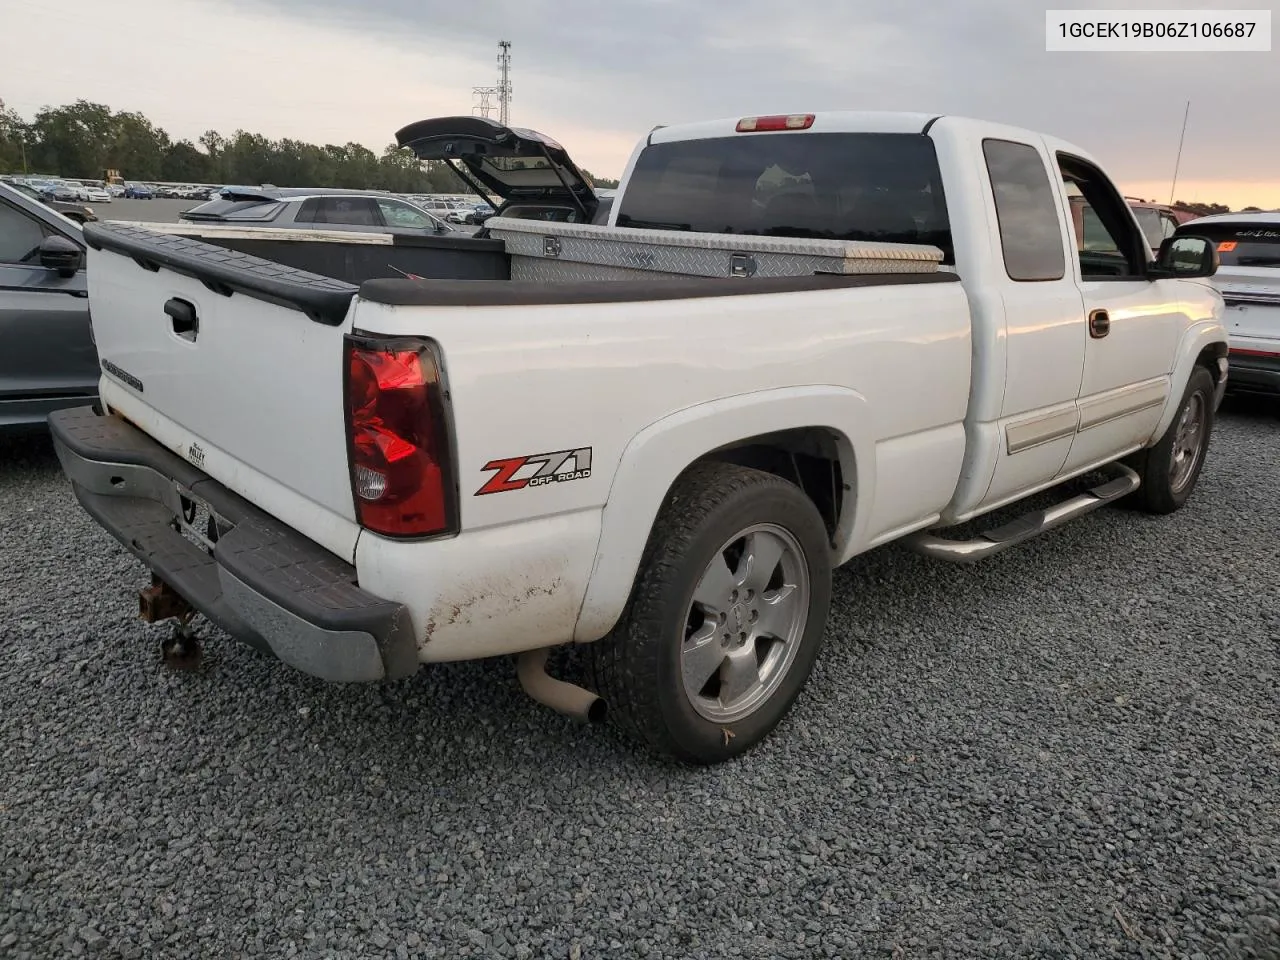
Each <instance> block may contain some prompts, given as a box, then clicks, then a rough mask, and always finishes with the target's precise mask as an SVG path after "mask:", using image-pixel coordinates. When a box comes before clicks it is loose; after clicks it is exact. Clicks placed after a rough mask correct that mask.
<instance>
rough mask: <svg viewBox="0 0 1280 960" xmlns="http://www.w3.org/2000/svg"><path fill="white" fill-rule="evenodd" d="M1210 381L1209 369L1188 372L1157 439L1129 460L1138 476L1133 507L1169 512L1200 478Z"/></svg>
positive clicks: (1208, 430) (1208, 429)
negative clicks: (1165, 427)
mask: <svg viewBox="0 0 1280 960" xmlns="http://www.w3.org/2000/svg"><path fill="white" fill-rule="evenodd" d="M1213 401H1214V382H1213V377H1212V376H1211V375H1210V373H1209V371H1208V370H1206V369H1205V368H1204V367H1201V366H1197V367H1195V368H1194V369H1193V370H1192V371H1191V377H1190V378H1189V379H1188V381H1187V389H1186V391H1185V392H1184V393H1183V395H1182V403H1181V404H1180V405H1179V407H1178V412H1177V413H1176V414H1174V417H1173V422H1172V423H1171V424H1169V429H1168V430H1166V431H1165V433H1164V436H1162V437H1161V438H1160V441H1159V442H1158V443H1157V444H1156V445H1155V446H1154V447H1150V448H1149V449H1147V450H1144V451H1142V452H1141V453H1140V454H1137V455H1135V456H1134V457H1133V458H1132V459H1131V460H1130V465H1131V466H1132V467H1133V468H1134V469H1135V470H1137V471H1138V474H1139V475H1140V476H1141V477H1142V486H1141V487H1139V488H1138V490H1137V492H1136V493H1135V494H1134V495H1133V496H1134V501H1133V503H1134V506H1136V507H1138V508H1139V509H1141V510H1145V511H1146V512H1147V513H1155V514H1167V513H1173V512H1174V511H1175V510H1177V509H1179V508H1180V507H1181V506H1182V505H1183V504H1184V503H1186V502H1187V500H1188V498H1190V496H1191V492H1192V491H1193V490H1194V489H1195V486H1196V481H1198V480H1199V479H1200V471H1201V470H1202V469H1203V467H1204V458H1205V454H1206V453H1207V452H1208V449H1209V439H1210V437H1211V436H1212V435H1213V424H1214V414H1215V411H1214V408H1213Z"/></svg>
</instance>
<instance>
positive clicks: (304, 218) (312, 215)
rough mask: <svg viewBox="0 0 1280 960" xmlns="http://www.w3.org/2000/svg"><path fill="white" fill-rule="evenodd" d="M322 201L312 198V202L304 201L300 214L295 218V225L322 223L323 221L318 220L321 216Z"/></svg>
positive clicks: (299, 209) (299, 210)
mask: <svg viewBox="0 0 1280 960" xmlns="http://www.w3.org/2000/svg"><path fill="white" fill-rule="evenodd" d="M319 210H320V200H319V199H318V198H316V197H312V198H311V199H310V200H303V201H302V206H301V207H299V208H298V214H297V216H295V217H294V218H293V222H294V223H321V222H323V221H320V220H317V219H316V218H317V217H318V216H319V215H320V214H319Z"/></svg>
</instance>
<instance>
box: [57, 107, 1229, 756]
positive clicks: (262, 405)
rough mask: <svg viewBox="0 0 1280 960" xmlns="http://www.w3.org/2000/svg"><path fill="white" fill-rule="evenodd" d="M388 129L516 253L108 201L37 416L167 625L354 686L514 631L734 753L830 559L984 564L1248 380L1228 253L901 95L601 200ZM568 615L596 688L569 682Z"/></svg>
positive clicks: (1177, 501) (504, 651) (522, 136)
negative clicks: (388, 275) (343, 259)
mask: <svg viewBox="0 0 1280 960" xmlns="http://www.w3.org/2000/svg"><path fill="white" fill-rule="evenodd" d="M455 121H456V122H455ZM402 134H403V136H402V137H401V142H402V143H404V144H406V145H409V146H411V147H412V148H413V149H414V150H415V152H416V153H417V154H418V156H420V157H422V158H424V159H446V160H448V161H449V162H452V163H454V164H456V165H457V166H458V168H459V169H460V170H461V171H462V173H463V174H465V175H467V176H468V178H469V179H478V180H480V181H481V182H482V184H483V185H484V186H488V187H495V188H496V187H502V188H503V189H506V190H507V195H506V196H505V197H504V205H503V209H500V210H499V211H498V216H497V217H495V218H492V219H490V220H489V221H488V222H487V224H486V229H485V233H487V234H488V235H489V236H490V238H491V239H492V240H501V241H502V242H503V243H504V244H505V249H506V250H507V254H506V257H507V260H508V263H509V276H510V279H493V280H482V281H475V280H470V281H451V280H448V279H435V280H411V279H375V280H369V281H366V282H364V283H362V284H361V285H360V286H359V287H357V286H355V285H353V284H347V283H343V282H342V281H340V280H337V279H334V278H331V277H321V276H317V275H313V274H309V273H304V272H300V271H297V270H292V269H289V268H285V267H282V266H280V265H279V264H272V263H270V262H268V261H264V260H262V259H259V258H256V257H252V256H248V255H246V254H243V253H236V252H231V253H229V252H228V251H227V250H226V249H223V248H217V247H212V246H210V245H208V244H205V243H202V242H200V241H198V240H194V239H191V238H189V237H175V236H173V235H171V234H168V235H167V234H159V233H155V232H152V231H149V230H147V229H145V228H140V227H137V226H126V225H120V224H91V225H90V226H89V227H88V228H86V231H85V234H86V237H87V239H88V242H89V245H90V261H91V262H90V269H89V277H90V298H91V304H92V308H93V324H94V330H95V332H96V337H97V343H98V347H99V350H100V353H101V357H102V366H103V371H104V375H103V378H102V382H101V404H100V406H99V407H97V408H84V409H80V410H76V411H70V412H61V413H58V414H55V415H53V416H52V417H51V425H52V429H53V433H54V437H55V442H56V448H57V451H58V455H59V457H60V459H61V462H62V465H63V468H64V470H65V472H66V473H67V475H68V476H69V478H70V479H71V481H72V483H73V488H74V491H75V493H76V496H77V497H78V498H79V500H80V502H81V504H82V505H83V506H84V507H85V509H86V510H88V511H89V512H90V513H91V514H92V515H93V516H94V517H95V518H96V519H97V520H98V522H99V523H101V524H102V525H103V526H104V527H105V528H106V529H107V530H108V531H110V532H111V533H112V534H113V535H114V536H115V537H116V538H117V539H119V540H120V542H121V543H122V544H123V545H124V546H125V547H126V548H127V549H128V550H129V551H131V552H132V553H133V554H134V555H135V556H136V557H138V558H139V559H141V560H142V562H143V563H145V564H146V565H147V566H148V567H149V568H150V569H151V571H152V572H153V574H154V582H153V583H152V585H151V586H150V587H148V588H147V589H146V590H145V591H144V593H143V595H142V610H143V613H144V615H145V616H146V617H147V618H148V619H157V618H162V617H166V616H170V615H175V616H178V617H179V618H180V619H181V621H182V622H183V623H185V622H186V620H187V619H188V618H189V617H190V616H192V615H193V614H194V613H195V612H196V611H199V612H201V613H203V614H205V615H206V616H207V617H208V618H209V619H210V620H212V621H213V622H214V623H216V624H218V625H220V626H221V627H223V628H224V629H225V630H226V631H227V632H229V633H230V634H232V635H233V636H235V637H237V638H239V639H242V640H244V641H246V642H248V643H251V644H254V645H256V646H258V647H260V648H261V649H263V650H265V651H269V652H271V653H273V654H274V655H275V656H277V657H279V658H280V659H282V660H284V661H286V662H287V663H289V664H292V665H293V666H295V667H297V668H299V669H302V670H305V671H307V672H309V673H312V674H315V675H317V676H320V677H324V678H326V679H329V680H332V681H375V680H383V679H394V678H398V677H404V676H407V675H409V674H412V673H413V672H415V671H416V670H417V669H418V668H419V666H420V665H421V664H423V663H432V662H439V661H449V660H460V659H467V658H476V657H490V656H497V655H511V654H515V655H518V665H519V666H518V674H519V677H520V680H521V682H522V684H523V685H524V687H525V689H526V690H527V691H528V692H529V693H530V694H531V695H533V696H534V697H535V698H536V699H538V700H540V701H541V702H543V703H546V704H548V705H550V706H553V707H555V708H556V709H559V710H561V711H563V712H565V713H567V714H570V715H574V716H578V717H582V718H586V719H598V718H600V717H602V716H603V715H605V713H606V712H607V713H608V715H609V716H611V717H613V718H615V719H616V721H617V722H618V723H619V724H620V725H621V726H622V727H623V728H624V729H626V730H628V731H629V732H630V733H632V734H633V735H634V736H635V737H636V738H637V739H639V740H640V741H642V742H644V743H646V744H648V745H649V746H651V747H652V748H654V749H656V750H658V751H661V752H665V753H668V754H671V755H674V756H676V757H679V758H681V759H684V760H686V761H690V762H698V763H710V762H716V761H720V760H723V759H725V758H728V757H731V756H734V755H736V754H738V753H741V752H742V751H743V750H746V749H748V748H749V747H750V746H751V745H753V744H755V743H757V742H759V741H760V740H761V739H762V738H763V737H765V736H766V735H768V733H769V732H770V731H771V730H773V728H774V727H775V726H776V725H777V723H778V722H779V720H780V719H781V718H782V717H783V716H784V715H785V714H786V712H787V711H788V710H789V709H790V706H791V704H792V702H793V701H794V700H795V698H796V697H797V695H798V694H799V692H800V690H801V687H802V686H803V685H804V683H805V681H806V679H807V677H808V676H809V673H810V670H811V668H812V666H813V663H814V660H815V658H816V657H817V655H818V652H819V648H820V646H821V643H822V640H823V635H824V632H825V628H826V620H827V612H828V606H829V601H830V596H831V582H832V580H831V572H832V569H833V567H836V566H838V565H840V564H842V563H845V562H846V561H848V560H849V559H851V558H852V557H855V556H857V555H859V554H861V553H863V552H865V551H868V550H871V549H874V548H875V547H877V546H880V545H882V544H887V543H890V542H893V541H901V542H903V543H905V544H907V545H908V546H910V547H911V548H913V549H916V550H918V551H920V552H922V553H924V554H926V555H929V556H933V557H936V558H938V559H939V560H942V561H954V562H972V561H974V560H978V559H981V558H982V557H986V556H990V555H992V554H994V553H997V552H999V551H1001V550H1004V549H1008V548H1010V547H1012V546H1013V545H1015V544H1017V543H1019V542H1022V541H1024V540H1026V539H1027V538H1028V537H1032V536H1035V535H1038V534H1041V533H1043V532H1045V531H1047V530H1049V529H1051V528H1053V527H1054V526H1056V525H1058V524H1060V523H1063V522H1065V521H1066V520H1069V519H1071V518H1074V517H1079V516H1081V515H1084V514H1086V513H1088V512H1089V511H1091V510H1093V509H1096V508H1098V507H1100V506H1102V505H1104V504H1107V503H1111V502H1116V501H1119V500H1126V501H1128V502H1130V503H1132V504H1134V505H1135V506H1137V507H1139V508H1142V509H1145V510H1147V511H1151V512H1155V513H1169V512H1172V511H1174V510H1177V509H1178V508H1179V507H1181V506H1182V505H1183V504H1184V503H1185V502H1186V501H1187V498H1188V497H1189V496H1190V495H1191V492H1192V490H1193V489H1194V487H1195V485H1196V480H1197V477H1198V475H1199V472H1200V470H1201V467H1202V465H1203V463H1204V458H1205V455H1206V451H1207V450H1208V443H1209V437H1210V434H1211V431H1212V428H1213V422H1214V413H1215V410H1216V408H1217V404H1218V402H1219V401H1220V399H1221V395H1222V391H1223V389H1224V386H1225V382H1226V379H1225V378H1226V356H1227V334H1226V331H1225V329H1224V327H1223V323H1222V315H1223V304H1222V299H1221V297H1220V296H1219V294H1218V293H1217V292H1216V291H1215V290H1214V288H1213V286H1212V285H1211V283H1210V281H1209V280H1208V278H1209V277H1210V276H1211V275H1212V274H1213V272H1214V270H1215V269H1216V263H1217V261H1216V259H1215V257H1216V254H1215V251H1214V249H1213V247H1212V245H1211V244H1210V243H1208V242H1207V241H1205V240H1203V239H1202V238H1198V237H1195V236H1189V237H1180V238H1176V239H1172V240H1169V241H1167V242H1166V243H1165V244H1164V245H1163V246H1162V248H1161V250H1160V253H1159V255H1158V257H1156V258H1155V259H1153V258H1152V255H1151V251H1150V248H1149V247H1148V245H1147V242H1146V239H1145V237H1144V236H1143V233H1142V231H1141V229H1140V228H1139V225H1138V224H1137V222H1136V221H1135V219H1134V216H1133V214H1132V212H1131V211H1130V209H1129V207H1128V206H1127V205H1126V203H1125V200H1124V198H1123V197H1122V196H1121V194H1120V192H1119V191H1118V190H1117V189H1116V187H1115V186H1114V185H1113V184H1112V183H1111V181H1110V180H1109V179H1108V178H1107V176H1106V174H1105V173H1104V172H1103V171H1102V169H1101V167H1100V166H1099V165H1098V163H1097V162H1096V161H1095V160H1094V159H1092V158H1091V157H1090V156H1089V154H1088V153H1086V152H1085V151H1083V150H1081V149H1080V148H1078V147H1075V146H1073V145H1071V144H1068V143H1065V142H1063V141H1061V140H1057V139H1054V138H1052V137H1049V136H1045V135H1043V134H1040V133H1035V132H1032V131H1028V130H1022V129H1016V128H1012V127H1008V126H1001V125H997V124H994V123H987V122H983V121H978V120H972V119H964V118H958V117H948V116H941V117H939V116H932V115H926V114H909V113H824V114H803V115H795V116H786V117H749V118H731V119H726V120H716V121H711V122H706V123H698V124H691V125H684V126H670V127H660V128H656V129H654V130H653V131H652V132H651V133H650V134H649V135H647V136H646V137H644V138H643V140H642V141H641V142H640V143H639V144H638V145H637V147H636V149H635V152H634V154H633V156H632V157H631V159H630V162H629V164H628V167H627V169H626V171H625V174H624V177H623V179H622V181H621V184H620V187H619V189H618V192H617V195H616V197H615V198H613V200H612V203H611V204H610V205H609V206H608V208H607V217H606V218H605V219H606V220H607V222H606V223H603V224H593V223H592V222H591V221H592V220H593V219H596V215H597V212H598V209H599V204H597V203H596V202H595V198H594V197H593V196H592V195H591V193H590V190H589V187H588V186H587V185H586V184H585V181H584V180H582V179H580V178H579V177H577V176H576V168H574V167H572V165H571V163H570V162H568V161H567V155H566V154H564V152H563V149H562V148H560V147H559V145H557V144H554V142H553V141H550V140H549V139H548V138H541V137H540V135H536V134H535V135H533V136H530V134H531V131H515V132H513V131H510V130H507V129H506V128H502V127H500V126H499V125H497V124H493V123H492V122H491V121H487V122H486V121H481V120H480V119H478V118H453V120H450V119H449V118H446V119H445V120H434V121H424V122H423V123H422V124H415V125H412V126H411V127H408V128H406V130H405V131H402ZM515 194H518V196H515ZM1073 197H1080V198H1082V199H1080V200H1073V199H1072V198H1073ZM1078 203H1085V204H1087V205H1088V206H1089V208H1090V210H1091V211H1093V212H1095V213H1096V216H1097V220H1098V222H1099V223H1100V224H1101V225H1102V226H1103V228H1104V230H1105V232H1106V235H1107V237H1108V238H1109V243H1098V242H1094V243H1091V244H1089V245H1088V247H1087V248H1086V245H1085V244H1084V238H1083V237H1082V236H1081V235H1080V234H1079V233H1078V232H1077V231H1076V230H1074V229H1073V218H1072V212H1071V208H1072V205H1073V204H1078ZM513 206H517V207H528V206H535V207H537V208H538V209H539V211H540V212H543V213H545V212H546V211H548V210H551V209H552V208H556V207H558V208H560V210H561V212H562V215H554V214H552V215H548V216H546V218H545V220H537V221H532V220H527V219H525V220H521V219H518V218H517V217H515V216H513V215H512V211H511V208H512V207H513ZM530 238H532V240H530ZM605 261H608V262H607V263H606V262H605ZM717 271H719V273H718V274H717ZM1086 475H1088V477H1092V476H1094V475H1097V479H1096V481H1090V480H1088V478H1087V477H1086ZM1072 478H1082V480H1084V481H1085V483H1086V484H1089V483H1092V485H1091V486H1089V487H1088V489H1086V490H1084V492H1079V493H1075V494H1074V495H1071V496H1064V497H1063V498H1062V500H1061V502H1059V503H1058V504H1057V505H1056V506H1054V507H1051V508H1048V509H1039V510H1032V511H1028V512H1026V513H1025V514H1024V515H1023V516H1022V517H1020V518H1019V519H1017V520H1015V521H1013V522H1006V523H1001V524H999V525H998V526H996V527H995V528H993V529H990V530H988V531H987V532H986V533H984V534H980V535H978V536H973V537H964V538H960V537H956V536H955V535H954V534H951V533H950V532H949V528H951V527H954V526H956V525H958V524H961V523H965V522H966V521H971V520H973V519H974V518H977V517H980V516H982V515H984V514H986V513H989V512H991V511H993V510H995V509H997V508H1000V507H1004V506H1006V505H1009V504H1012V503H1015V502H1016V501H1019V500H1022V499H1023V498H1026V497H1028V496H1029V495H1031V494H1034V493H1037V492H1040V491H1044V490H1046V489H1048V488H1051V487H1055V486H1057V485H1059V484H1063V483H1064V482H1065V481H1067V480H1070V479H1072ZM561 644H579V645H583V646H584V647H585V652H586V654H587V660H588V667H589V673H590V676H591V680H590V681H589V683H588V685H587V687H589V688H590V689H588V688H587V687H579V686H574V685H570V684H567V683H564V682H562V681H559V680H554V679H552V678H550V677H549V676H548V675H547V674H546V672H545V664H546V662H547V655H548V651H549V650H550V649H551V648H553V647H555V646H557V645H561Z"/></svg>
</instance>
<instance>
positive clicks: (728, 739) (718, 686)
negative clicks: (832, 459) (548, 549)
mask: <svg viewBox="0 0 1280 960" xmlns="http://www.w3.org/2000/svg"><path fill="white" fill-rule="evenodd" d="M830 600H831V563H830V547H829V546H828V542H827V532H826V527H825V525H824V524H823V521H822V518H821V516H820V515H819V514H818V511H817V509H816V508H815V507H814V505H813V503H812V502H811V501H810V500H809V498H808V497H807V496H805V494H804V493H803V492H802V491H801V490H800V489H799V488H798V487H796V486H795V485H794V484H791V483H788V482H787V481H785V480H782V479H780V478H778V477H775V476H773V475H772V474H768V473H763V472H761V471H758V470H752V469H748V468H745V467H738V466H733V465H730V464H723V463H704V464H699V465H697V466H695V467H693V468H691V469H690V470H689V471H688V472H687V473H686V474H685V476H684V477H682V478H681V479H680V480H679V481H678V482H677V484H676V486H675V488H674V489H673V490H672V492H671V495H670V496H669V497H668V500H667V502H666V504H665V506H664V508H663V510H662V512H661V513H660V515H659V517H658V520H657V522H656V523H655V525H654V529H653V532H652V534H651V535H650V539H649V543H648V546H647V548H646V551H645V555H644V558H643V559H642V561H641V565H640V570H639V572H638V574H637V578H636V583H635V587H634V589H633V593H632V598H631V601H630V603H629V605H628V609H627V611H626V612H625V613H624V614H623V617H622V619H621V620H620V621H619V623H618V625H617V626H616V627H615V628H614V630H613V631H612V633H611V634H610V635H609V636H608V637H605V638H604V639H602V640H600V641H598V642H597V643H595V644H592V646H591V665H592V672H593V674H594V678H595V681H596V689H597V690H598V692H599V693H600V694H601V695H602V696H603V697H604V698H605V699H606V700H607V701H608V703H609V711H610V716H612V717H613V718H614V719H615V720H616V721H617V722H618V723H619V724H620V725H621V726H622V727H623V729H624V730H626V731H627V732H628V733H629V734H631V735H632V736H634V737H636V738H637V739H639V740H641V741H642V742H645V743H647V744H648V745H650V746H651V747H653V748H655V749H657V750H659V751H661V752H663V753H667V754H670V755H673V756H675V757H677V758H679V759H681V760H685V761H688V762H692V763H716V762H719V761H722V760H726V759H729V758H730V757H733V756H736V755H738V754H740V753H742V752H744V751H745V750H748V749H749V748H751V747H752V746H754V745H755V744H757V743H759V742H760V741H761V740H763V739H764V738H765V737H766V736H768V734H769V733H770V732H771V731H772V730H773V729H774V728H775V727H776V726H777V725H778V723H779V722H780V721H781V720H782V718H783V717H784V716H785V715H786V713H787V711H788V710H789V709H790V707H791V705H792V703H793V702H794V701H795V698H796V696H797V695H798V694H799V692H800V689H801V687H803V686H804V683H805V681H806V680H807V679H808V676H809V673H810V672H811V670H812V669H813V662H814V659H815V658H816V656H817V654H818V650H819V647H820V646H821V643H822V634H823V631H824V630H825V627H826V619H827V611H828V608H829V606H830Z"/></svg>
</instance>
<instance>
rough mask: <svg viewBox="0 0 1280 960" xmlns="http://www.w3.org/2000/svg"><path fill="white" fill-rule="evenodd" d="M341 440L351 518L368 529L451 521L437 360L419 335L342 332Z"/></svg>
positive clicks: (409, 528)
mask: <svg viewBox="0 0 1280 960" xmlns="http://www.w3.org/2000/svg"><path fill="white" fill-rule="evenodd" d="M346 368H347V379H346V397H347V443H348V454H347V455H348V458H349V460H350V464H351V490H352V494H353V496H354V498H355V506H356V519H357V520H358V521H359V523H360V525H361V526H362V527H366V528H367V529H369V530H371V531H373V532H374V533H380V534H385V535H387V536H392V537H424V536H430V535H432V534H441V533H452V532H455V531H456V529H457V508H456V503H457V496H456V491H455V490H454V489H453V477H452V471H451V469H450V453H451V449H450V447H451V445H450V442H449V433H448V419H447V417H446V415H445V411H444V398H443V395H442V391H441V389H440V366H439V362H438V360H437V357H436V353H435V350H434V348H433V346H432V345H431V344H430V343H428V342H426V341H421V340H384V341H379V340H363V339H359V338H355V337H348V338H347V340H346Z"/></svg>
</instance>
